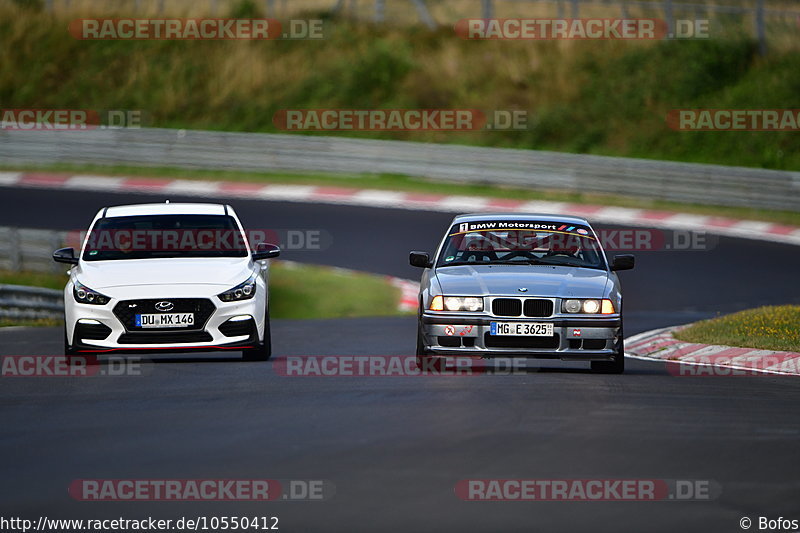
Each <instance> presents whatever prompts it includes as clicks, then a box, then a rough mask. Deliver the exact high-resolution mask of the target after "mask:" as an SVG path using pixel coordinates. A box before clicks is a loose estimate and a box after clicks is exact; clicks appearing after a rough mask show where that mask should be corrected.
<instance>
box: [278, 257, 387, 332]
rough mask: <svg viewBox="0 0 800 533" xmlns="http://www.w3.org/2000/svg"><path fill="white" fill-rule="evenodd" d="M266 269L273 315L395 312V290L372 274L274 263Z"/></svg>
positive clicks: (376, 314) (373, 314)
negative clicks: (271, 267)
mask: <svg viewBox="0 0 800 533" xmlns="http://www.w3.org/2000/svg"><path fill="white" fill-rule="evenodd" d="M273 265H274V267H273V269H272V270H271V271H270V272H271V273H270V306H271V311H270V313H271V316H272V317H273V318H297V319H306V318H339V317H360V316H386V315H398V314H400V312H399V311H398V310H397V305H398V302H399V300H400V292H399V289H397V288H395V287H393V286H392V285H390V284H389V283H388V282H387V280H386V278H384V277H383V276H377V275H373V274H365V273H360V272H359V273H356V272H351V271H341V270H338V269H331V268H327V267H316V266H300V265H297V264H295V263H274V264H273Z"/></svg>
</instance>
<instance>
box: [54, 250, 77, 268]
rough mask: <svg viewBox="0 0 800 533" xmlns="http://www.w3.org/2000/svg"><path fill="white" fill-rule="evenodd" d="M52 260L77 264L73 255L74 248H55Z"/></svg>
mask: <svg viewBox="0 0 800 533" xmlns="http://www.w3.org/2000/svg"><path fill="white" fill-rule="evenodd" d="M53 261H55V262H57V263H67V264H70V265H77V264H78V258H77V257H75V250H74V249H73V248H61V249H60V250H56V251H55V252H53Z"/></svg>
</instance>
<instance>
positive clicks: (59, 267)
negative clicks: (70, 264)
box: [0, 227, 67, 272]
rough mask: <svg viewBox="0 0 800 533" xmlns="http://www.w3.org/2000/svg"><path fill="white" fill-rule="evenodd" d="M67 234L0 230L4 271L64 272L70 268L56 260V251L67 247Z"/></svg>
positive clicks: (44, 231)
mask: <svg viewBox="0 0 800 533" xmlns="http://www.w3.org/2000/svg"><path fill="white" fill-rule="evenodd" d="M66 238H67V232H65V231H52V230H41V229H28V228H12V227H0V270H9V271H11V272H21V271H28V272H61V271H64V270H65V269H66V266H65V265H63V264H61V263H56V262H55V261H53V252H54V251H55V250H57V249H59V248H63V247H64V246H67V245H66V244H64V243H65V242H66Z"/></svg>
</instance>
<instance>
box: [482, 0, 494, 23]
mask: <svg viewBox="0 0 800 533" xmlns="http://www.w3.org/2000/svg"><path fill="white" fill-rule="evenodd" d="M481 13H482V15H481V16H482V17H483V18H485V19H490V18H492V16H493V15H492V0H481Z"/></svg>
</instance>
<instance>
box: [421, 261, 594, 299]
mask: <svg viewBox="0 0 800 533" xmlns="http://www.w3.org/2000/svg"><path fill="white" fill-rule="evenodd" d="M436 278H437V279H438V280H439V283H440V285H441V287H442V294H446V295H450V294H452V295H454V296H544V297H556V298H560V297H575V298H603V297H604V292H605V288H606V285H607V283H608V272H606V271H605V270H597V269H591V268H575V267H565V266H545V265H475V266H472V265H454V266H451V267H444V268H437V269H436ZM520 288H526V289H527V291H525V292H524V293H523V292H521V291H519V289H520Z"/></svg>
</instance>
